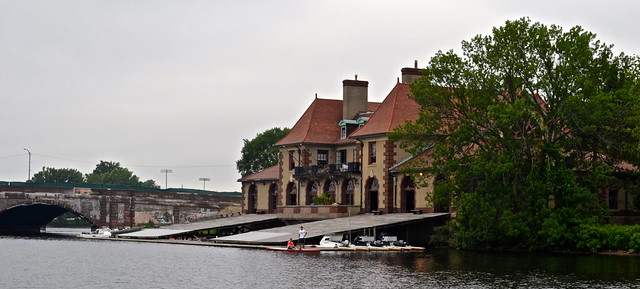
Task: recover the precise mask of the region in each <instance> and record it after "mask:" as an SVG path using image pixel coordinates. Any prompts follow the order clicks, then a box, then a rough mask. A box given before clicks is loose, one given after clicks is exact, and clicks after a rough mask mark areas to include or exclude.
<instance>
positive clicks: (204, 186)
mask: <svg viewBox="0 0 640 289" xmlns="http://www.w3.org/2000/svg"><path fill="white" fill-rule="evenodd" d="M199 180H200V181H202V190H203V191H206V182H208V181H210V180H211V179H210V178H200V179H199Z"/></svg>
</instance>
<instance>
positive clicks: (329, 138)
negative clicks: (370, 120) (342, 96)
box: [274, 98, 380, 146]
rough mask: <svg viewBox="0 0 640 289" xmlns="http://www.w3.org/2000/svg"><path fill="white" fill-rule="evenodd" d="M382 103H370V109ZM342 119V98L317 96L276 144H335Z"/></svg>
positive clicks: (337, 141) (341, 141)
mask: <svg viewBox="0 0 640 289" xmlns="http://www.w3.org/2000/svg"><path fill="white" fill-rule="evenodd" d="M378 106H380V103H372V102H369V103H368V108H369V110H372V111H373V110H375V109H376V108H377V107H378ZM341 120H342V100H337V99H322V98H316V99H314V100H313V102H312V103H311V105H310V106H309V108H307V110H306V111H305V112H304V114H302V116H301V117H300V119H299V120H298V122H296V124H295V125H294V126H293V128H291V131H290V132H289V133H288V134H287V135H286V136H285V137H284V138H282V139H281V140H279V141H277V142H276V143H275V144H274V146H286V145H293V144H301V143H313V144H335V143H343V142H344V140H341V139H340V126H339V125H338V124H339V123H340V121H341Z"/></svg>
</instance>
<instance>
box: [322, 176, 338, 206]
mask: <svg viewBox="0 0 640 289" xmlns="http://www.w3.org/2000/svg"><path fill="white" fill-rule="evenodd" d="M324 193H325V194H327V196H329V197H331V198H333V200H334V201H336V181H333V180H330V181H326V182H325V183H324Z"/></svg>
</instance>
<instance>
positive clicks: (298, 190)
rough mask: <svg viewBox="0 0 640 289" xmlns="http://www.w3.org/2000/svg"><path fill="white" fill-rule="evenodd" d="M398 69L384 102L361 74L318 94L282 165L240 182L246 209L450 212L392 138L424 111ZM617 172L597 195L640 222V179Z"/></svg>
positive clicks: (330, 214)
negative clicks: (638, 189) (373, 97)
mask: <svg viewBox="0 0 640 289" xmlns="http://www.w3.org/2000/svg"><path fill="white" fill-rule="evenodd" d="M401 74H402V77H401V78H399V79H398V80H397V81H396V84H395V86H394V87H393V88H392V89H391V91H390V92H389V94H388V95H387V96H386V98H385V99H384V100H383V101H382V102H381V103H377V102H370V101H369V99H368V86H369V83H368V82H367V81H363V80H358V79H357V76H356V77H355V79H353V80H344V81H343V82H342V87H343V95H342V99H322V98H317V97H316V98H315V99H314V100H313V102H312V103H311V105H310V106H309V107H308V108H307V110H306V111H305V112H304V113H303V114H302V116H301V117H300V118H299V119H298V121H297V122H296V124H295V125H294V126H293V127H292V128H291V131H290V132H289V134H288V135H286V136H285V137H284V138H282V139H281V140H279V141H278V142H276V143H275V146H276V147H278V148H279V150H280V151H279V163H278V164H277V165H275V166H273V167H270V168H267V169H265V170H263V171H260V172H257V173H255V174H251V175H248V176H245V177H243V178H241V179H239V180H238V181H239V182H241V183H242V194H243V203H242V210H243V213H245V214H252V213H257V214H260V213H277V214H278V218H281V219H327V218H337V217H345V216H349V215H356V214H362V213H373V214H389V213H407V212H414V213H422V212H424V213H430V212H448V211H449V210H450V209H449V208H443V207H439V206H434V205H433V204H431V203H429V202H428V201H427V200H428V199H429V198H427V196H428V195H429V194H430V193H431V192H432V186H431V185H427V186H426V187H416V186H415V185H414V182H413V180H412V178H411V175H410V174H407V173H405V172H406V171H407V170H402V168H403V167H405V166H407V164H409V163H411V161H412V158H413V157H412V156H411V155H410V154H409V153H407V152H406V151H404V150H403V149H402V148H400V146H399V145H398V143H396V142H394V141H391V140H389V138H388V136H387V134H388V133H389V132H391V131H393V129H394V128H395V127H396V126H398V125H401V124H403V123H405V121H406V120H416V119H417V118H418V113H419V111H420V107H419V105H418V104H417V103H416V102H415V101H413V100H412V99H411V98H410V88H409V84H410V83H411V82H412V81H414V80H415V79H416V78H418V77H420V75H421V72H420V69H418V68H417V63H416V64H415V66H414V67H413V68H403V69H402V70H401ZM419 157H424V155H423V156H419ZM619 169H620V170H619V172H614V176H615V178H616V180H617V181H614V182H610V183H609V184H607V185H606V187H604V188H602V190H601V192H600V199H601V200H602V202H603V204H604V205H605V207H608V209H610V211H611V216H610V217H609V218H610V221H611V222H614V223H629V222H632V223H638V222H640V212H639V211H638V210H637V209H636V208H635V206H634V199H633V195H632V194H631V193H630V190H629V186H630V184H633V183H635V182H636V181H637V179H636V178H630V177H629V175H628V173H626V172H628V171H632V170H635V168H631V167H629V168H619ZM426 183H427V184H432V183H433V180H432V181H427V182H426ZM318 196H326V197H327V198H316V201H323V202H322V203H316V202H314V197H318ZM327 199H331V200H332V201H331V202H325V201H326V200H327ZM549 205H550V206H552V205H553V204H552V201H550V204H549Z"/></svg>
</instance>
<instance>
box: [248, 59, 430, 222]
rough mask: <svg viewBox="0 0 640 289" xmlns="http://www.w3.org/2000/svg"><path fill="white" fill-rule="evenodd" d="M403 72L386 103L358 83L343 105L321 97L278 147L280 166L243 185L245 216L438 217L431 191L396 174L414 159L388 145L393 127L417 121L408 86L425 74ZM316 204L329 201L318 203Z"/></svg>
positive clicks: (348, 88) (346, 91) (349, 86)
mask: <svg viewBox="0 0 640 289" xmlns="http://www.w3.org/2000/svg"><path fill="white" fill-rule="evenodd" d="M401 72H402V78H401V79H400V78H399V79H398V81H397V83H396V84H395V86H394V87H393V89H392V90H391V91H390V92H389V94H388V95H387V97H386V98H385V99H384V100H383V101H382V102H381V103H377V102H370V101H369V99H368V86H369V83H368V82H367V81H364V80H358V79H357V76H355V79H352V80H350V79H347V80H344V81H343V82H342V87H343V94H342V99H322V98H317V97H316V98H315V99H314V100H313V102H312V103H311V105H310V106H309V107H308V108H307V110H306V111H305V112H304V113H303V114H302V116H301V117H300V119H299V120H298V121H297V122H296V124H295V125H294V126H293V127H292V128H291V131H290V132H289V134H288V135H286V136H285V137H284V138H282V139H281V140H279V141H278V142H276V143H275V145H274V146H276V147H278V148H279V150H280V152H279V163H278V165H276V166H273V167H270V168H267V169H265V170H263V171H260V172H257V173H255V174H252V175H248V176H245V177H243V178H241V179H240V180H239V181H240V182H241V183H242V192H243V212H244V213H277V214H278V216H279V217H281V218H285V219H325V218H336V217H344V216H348V215H355V214H360V213H374V214H387V213H397V212H434V208H433V206H432V205H431V204H429V203H427V201H426V200H425V199H426V196H427V193H428V192H429V191H430V188H428V187H426V188H416V187H415V186H414V185H413V181H412V179H411V176H409V175H407V174H405V173H403V172H402V171H401V170H399V169H398V167H399V166H401V165H402V164H403V163H405V162H406V161H407V160H408V159H410V157H411V155H410V154H409V153H407V152H405V151H404V150H402V149H401V148H400V147H399V146H398V145H397V144H396V143H395V142H393V141H391V140H389V138H388V137H387V133H389V132H391V131H392V130H393V129H394V128H395V127H396V126H398V125H400V124H403V123H404V122H405V121H406V120H415V119H417V118H418V112H419V106H418V104H417V103H416V102H414V101H413V100H412V99H411V98H410V97H409V93H410V90H409V84H410V83H411V82H412V81H413V80H415V79H416V78H417V77H420V70H419V69H418V68H417V64H416V66H415V67H413V68H403V69H402V70H401ZM319 196H324V197H325V198H324V199H318V198H316V199H315V200H316V202H314V197H319ZM327 200H331V201H329V202H327ZM317 201H321V203H318V202H317Z"/></svg>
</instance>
